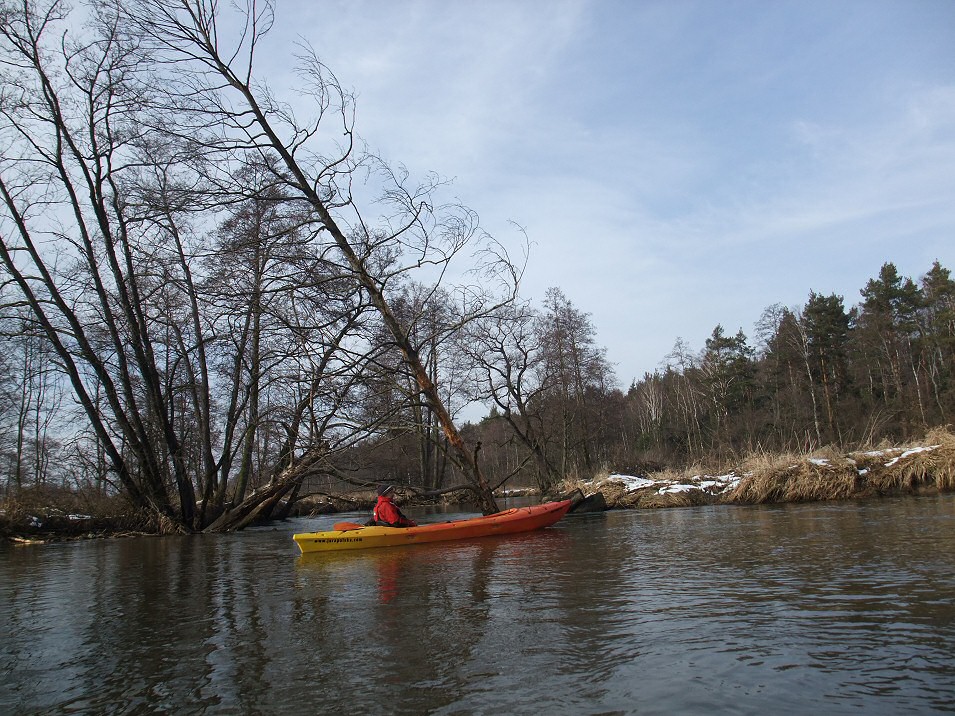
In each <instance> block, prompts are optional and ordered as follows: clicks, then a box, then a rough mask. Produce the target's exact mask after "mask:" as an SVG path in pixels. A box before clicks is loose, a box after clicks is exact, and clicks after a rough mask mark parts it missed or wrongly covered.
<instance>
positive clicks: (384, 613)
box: [0, 496, 955, 714]
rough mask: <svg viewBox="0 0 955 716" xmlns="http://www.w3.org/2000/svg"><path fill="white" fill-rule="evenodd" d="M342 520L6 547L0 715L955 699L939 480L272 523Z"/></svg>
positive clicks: (947, 525) (734, 709)
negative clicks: (555, 518) (323, 545)
mask: <svg viewBox="0 0 955 716" xmlns="http://www.w3.org/2000/svg"><path fill="white" fill-rule="evenodd" d="M454 516H455V515H442V516H441V517H440V518H435V519H452V518H453V517H454ZM415 517H420V515H415ZM347 518H348V516H344V517H343V516H342V515H337V516H328V517H322V518H316V519H311V520H295V521H291V522H289V523H287V524H283V525H282V526H281V527H280V528H278V529H271V528H270V529H258V530H253V531H248V532H245V533H242V534H237V535H225V536H221V535H220V536H210V537H201V536H200V537H163V538H143V539H127V540H110V541H99V542H87V543H71V544H58V545H45V546H30V547H21V548H15V549H14V548H5V549H4V550H3V551H0V713H4V714H6V713H11V714H13V713H16V714H32V713H36V714H39V713H51V712H52V713H57V712H59V713H169V712H177V713H203V714H234V713H248V714H299V713H300V714H314V713H318V712H326V711H329V712H335V711H339V712H342V711H346V710H347V711H348V712H362V711H367V712H372V711H377V712H386V713H408V714H412V713H414V714H418V713H435V714H464V713H499V712H506V713H526V714H532V713H539V712H541V711H544V710H546V711H548V712H554V713H566V714H578V713H641V714H653V713H677V712H678V713H704V712H705V713H711V712H714V711H718V712H719V713H741V714H744V713H746V714H748V713H763V712H773V713H806V712H808V711H813V710H815V711H819V712H822V713H827V714H828V713H867V714H870V713H885V714H889V713H904V712H911V713H926V712H932V711H938V712H944V711H951V710H952V708H953V706H952V704H953V703H955V646H953V645H955V497H953V496H945V497H941V498H920V499H900V500H886V501H879V502H869V503H838V504H825V505H796V506H785V507H739V508H732V507H703V508H688V509H670V510H659V511H635V512H611V513H606V514H597V515H580V516H573V515H571V516H569V517H568V518H565V519H564V520H563V521H561V522H560V523H558V525H556V526H555V527H553V528H550V529H547V530H543V531H540V532H536V533H531V534H526V535H514V536H509V537H495V538H486V539H479V540H471V541H466V542H450V543H444V544H441V543H438V544H425V545H417V546H414V547H407V548H395V549H380V550H368V551H355V552H343V553H338V554H335V553H331V554H316V555H309V556H299V555H298V550H297V549H296V548H295V546H294V544H293V543H292V542H291V534H292V533H293V532H298V531H305V530H313V529H325V528H327V527H329V526H330V524H331V523H332V522H334V521H338V520H341V519H347Z"/></svg>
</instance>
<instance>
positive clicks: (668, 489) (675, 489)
mask: <svg viewBox="0 0 955 716" xmlns="http://www.w3.org/2000/svg"><path fill="white" fill-rule="evenodd" d="M699 489H700V488H699V486H698V485H681V484H678V483H673V484H670V485H665V486H664V487H661V488H660V489H659V490H657V494H658V495H666V494H676V493H679V492H692V491H693V490H699Z"/></svg>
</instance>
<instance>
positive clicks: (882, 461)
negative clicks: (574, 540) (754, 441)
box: [564, 429, 955, 509]
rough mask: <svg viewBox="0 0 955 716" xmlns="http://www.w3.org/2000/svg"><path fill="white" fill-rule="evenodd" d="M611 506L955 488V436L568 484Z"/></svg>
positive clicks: (938, 434)
mask: <svg viewBox="0 0 955 716" xmlns="http://www.w3.org/2000/svg"><path fill="white" fill-rule="evenodd" d="M564 489H565V491H566V492H570V491H573V490H576V489H579V490H580V491H581V492H582V493H583V495H584V496H585V497H587V498H589V501H590V502H592V503H595V504H596V505H597V506H598V507H599V506H600V505H601V504H603V505H604V506H605V507H604V508H605V509H634V508H660V507H682V506H692V505H712V504H749V505H752V504H769V503H782V502H819V501H826V500H851V499H868V498H878V497H887V496H898V495H920V494H938V493H940V492H953V491H955V434H953V433H952V432H950V431H949V430H946V429H937V430H933V431H931V432H930V433H929V434H928V435H927V436H926V438H925V439H924V440H921V441H918V442H914V443H911V444H908V445H905V446H891V447H890V446H882V447H879V448H876V449H872V450H865V451H858V452H851V453H847V454H839V453H837V452H835V451H833V450H831V449H825V450H821V451H817V452H814V453H811V454H807V455H796V454H775V455H769V454H753V455H750V456H749V457H747V458H746V459H745V460H743V461H742V462H741V463H740V464H739V465H738V466H735V467H730V468H727V469H723V470H716V471H714V470H707V469H705V468H703V467H697V468H695V469H692V470H685V471H680V472H679V473H676V472H672V471H664V472H659V473H651V474H648V475H619V474H606V475H602V476H599V477H597V478H596V479H594V480H590V481H586V482H576V483H568V484H567V485H565V486H564Z"/></svg>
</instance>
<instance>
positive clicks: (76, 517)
mask: <svg viewBox="0 0 955 716" xmlns="http://www.w3.org/2000/svg"><path fill="white" fill-rule="evenodd" d="M66 519H68V520H91V519H93V518H92V517H90V516H89V515H67V516H66Z"/></svg>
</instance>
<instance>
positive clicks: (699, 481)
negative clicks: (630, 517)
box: [582, 472, 743, 495]
mask: <svg viewBox="0 0 955 716" xmlns="http://www.w3.org/2000/svg"><path fill="white" fill-rule="evenodd" d="M742 479H743V477H742V476H741V475H736V474H735V473H732V472H731V473H729V474H728V475H716V476H713V475H694V476H693V477H691V478H689V480H686V481H676V480H651V479H650V478H647V477H635V476H633V475H610V476H609V477H605V478H597V479H594V480H590V481H589V482H585V483H583V484H582V487H583V488H584V491H585V492H587V493H588V494H590V493H593V492H596V491H598V490H599V489H600V487H601V486H602V485H604V484H606V483H608V482H611V483H617V484H620V485H623V487H624V489H625V490H626V491H627V492H636V491H637V490H646V489H655V490H656V491H657V494H660V495H666V494H674V493H680V492H694V491H698V492H706V493H708V494H710V495H720V494H722V493H724V492H729V491H730V490H732V489H734V488H735V487H736V486H737V485H738V484H739V481H740V480H742Z"/></svg>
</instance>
